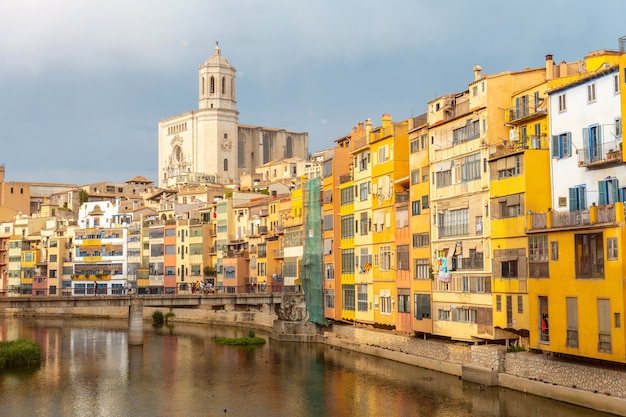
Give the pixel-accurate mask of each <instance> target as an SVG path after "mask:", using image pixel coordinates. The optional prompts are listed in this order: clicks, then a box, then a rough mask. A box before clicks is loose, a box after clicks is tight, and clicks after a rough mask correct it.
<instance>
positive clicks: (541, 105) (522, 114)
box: [506, 97, 547, 123]
mask: <svg viewBox="0 0 626 417" xmlns="http://www.w3.org/2000/svg"><path fill="white" fill-rule="evenodd" d="M546 114H547V106H546V103H545V99H539V100H537V101H535V99H534V98H531V97H528V98H527V101H524V99H523V97H520V103H519V105H516V106H513V107H511V108H510V109H509V111H508V112H506V115H507V120H506V122H507V123H516V122H522V121H523V120H527V119H529V118H534V117H539V116H544V115H546Z"/></svg>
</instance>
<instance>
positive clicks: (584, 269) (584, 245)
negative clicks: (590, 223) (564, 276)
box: [574, 232, 604, 278]
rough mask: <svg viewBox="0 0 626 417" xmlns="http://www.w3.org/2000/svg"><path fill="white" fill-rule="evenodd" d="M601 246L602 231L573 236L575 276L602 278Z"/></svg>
mask: <svg viewBox="0 0 626 417" xmlns="http://www.w3.org/2000/svg"><path fill="white" fill-rule="evenodd" d="M603 246H604V242H603V239H602V232H600V233H580V234H577V235H575V236H574V265H575V269H576V278H604V248H603Z"/></svg>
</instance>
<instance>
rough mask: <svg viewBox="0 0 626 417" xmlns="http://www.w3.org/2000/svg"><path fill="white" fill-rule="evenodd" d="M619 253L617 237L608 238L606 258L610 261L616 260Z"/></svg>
mask: <svg viewBox="0 0 626 417" xmlns="http://www.w3.org/2000/svg"><path fill="white" fill-rule="evenodd" d="M617 253H618V252H617V238H616V237H610V238H608V239H607V240H606V259H608V260H609V261H616V260H617Z"/></svg>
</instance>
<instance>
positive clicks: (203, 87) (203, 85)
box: [202, 77, 206, 95]
mask: <svg viewBox="0 0 626 417" xmlns="http://www.w3.org/2000/svg"><path fill="white" fill-rule="evenodd" d="M205 84H206V80H205V79H204V77H202V95H205V94H206V85H205Z"/></svg>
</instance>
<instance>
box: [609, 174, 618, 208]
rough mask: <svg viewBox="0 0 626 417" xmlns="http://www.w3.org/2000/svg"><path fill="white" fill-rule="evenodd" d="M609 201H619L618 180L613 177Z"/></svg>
mask: <svg viewBox="0 0 626 417" xmlns="http://www.w3.org/2000/svg"><path fill="white" fill-rule="evenodd" d="M610 192H611V203H617V202H618V201H619V180H618V179H617V178H615V177H613V178H611V190H610Z"/></svg>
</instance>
